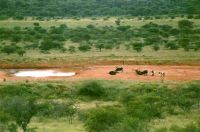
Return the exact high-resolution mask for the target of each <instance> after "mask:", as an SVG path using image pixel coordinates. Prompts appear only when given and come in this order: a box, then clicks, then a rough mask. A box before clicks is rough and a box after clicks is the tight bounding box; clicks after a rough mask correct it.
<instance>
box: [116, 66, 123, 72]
mask: <svg viewBox="0 0 200 132" xmlns="http://www.w3.org/2000/svg"><path fill="white" fill-rule="evenodd" d="M115 71H116V72H123V71H124V68H123V67H116V69H115Z"/></svg>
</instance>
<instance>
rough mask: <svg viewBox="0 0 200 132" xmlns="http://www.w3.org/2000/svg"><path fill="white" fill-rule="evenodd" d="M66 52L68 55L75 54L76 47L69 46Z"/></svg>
mask: <svg viewBox="0 0 200 132" xmlns="http://www.w3.org/2000/svg"><path fill="white" fill-rule="evenodd" d="M68 51H69V52H70V53H75V52H76V47H74V46H69V48H68Z"/></svg>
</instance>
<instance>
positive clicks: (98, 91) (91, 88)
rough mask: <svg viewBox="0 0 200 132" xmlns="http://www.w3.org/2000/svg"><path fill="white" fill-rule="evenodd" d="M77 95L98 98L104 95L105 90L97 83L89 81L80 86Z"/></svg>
mask: <svg viewBox="0 0 200 132" xmlns="http://www.w3.org/2000/svg"><path fill="white" fill-rule="evenodd" d="M78 94H79V95H82V96H88V97H91V98H100V97H102V96H104V95H106V92H105V88H104V87H103V86H102V85H101V84H100V83H99V82H97V81H90V82H86V83H85V84H82V86H80V88H79V89H78Z"/></svg>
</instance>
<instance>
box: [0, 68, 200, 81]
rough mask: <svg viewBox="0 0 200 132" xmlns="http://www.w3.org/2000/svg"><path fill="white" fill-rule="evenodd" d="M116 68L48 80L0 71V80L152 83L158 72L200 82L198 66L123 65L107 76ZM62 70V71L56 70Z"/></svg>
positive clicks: (80, 71) (79, 71)
mask: <svg viewBox="0 0 200 132" xmlns="http://www.w3.org/2000/svg"><path fill="white" fill-rule="evenodd" d="M115 67H116V66H113V65H106V66H90V67H86V68H82V69H81V70H78V71H77V75H76V76H73V77H49V78H23V77H21V78H19V77H14V76H11V75H8V74H7V73H6V72H5V71H0V79H1V80H3V79H4V78H6V80H26V79H34V80H57V79H66V80H70V79H72V80H78V79H109V80H112V79H122V80H140V81H148V80H149V81H153V80H161V77H160V76H159V75H158V72H165V73H166V76H165V78H164V79H165V80H169V81H190V80H200V66H153V65H125V66H123V68H124V72H123V73H119V74H117V75H114V76H111V75H109V74H108V72H109V71H111V70H114V69H115ZM134 69H140V70H149V71H150V70H154V71H156V74H155V76H151V75H148V76H139V75H136V74H135V71H134ZM58 70H62V69H58Z"/></svg>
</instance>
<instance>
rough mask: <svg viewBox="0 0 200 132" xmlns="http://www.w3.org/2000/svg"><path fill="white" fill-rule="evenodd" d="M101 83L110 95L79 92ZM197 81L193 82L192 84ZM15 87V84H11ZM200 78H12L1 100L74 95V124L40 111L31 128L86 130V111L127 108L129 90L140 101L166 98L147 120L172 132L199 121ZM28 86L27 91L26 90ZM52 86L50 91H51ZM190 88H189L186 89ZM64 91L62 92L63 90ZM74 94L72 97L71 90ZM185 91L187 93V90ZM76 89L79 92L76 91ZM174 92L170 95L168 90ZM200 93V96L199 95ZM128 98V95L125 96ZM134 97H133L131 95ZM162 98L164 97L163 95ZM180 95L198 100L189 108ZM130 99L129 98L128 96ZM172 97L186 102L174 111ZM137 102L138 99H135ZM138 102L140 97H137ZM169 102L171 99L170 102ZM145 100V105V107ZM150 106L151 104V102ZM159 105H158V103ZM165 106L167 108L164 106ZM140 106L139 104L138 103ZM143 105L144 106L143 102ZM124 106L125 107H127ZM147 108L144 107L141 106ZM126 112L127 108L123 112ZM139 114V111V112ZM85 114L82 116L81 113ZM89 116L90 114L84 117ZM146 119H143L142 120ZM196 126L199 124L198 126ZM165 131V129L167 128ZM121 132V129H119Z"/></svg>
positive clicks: (40, 131)
mask: <svg viewBox="0 0 200 132" xmlns="http://www.w3.org/2000/svg"><path fill="white" fill-rule="evenodd" d="M93 81H95V82H97V83H98V84H100V85H101V86H103V87H104V88H105V90H106V91H107V92H108V93H107V96H102V97H100V98H90V97H89V96H82V95H77V89H79V88H80V87H82V86H83V87H84V85H85V84H88V82H90V83H91V82H93ZM192 84H193V85H192ZM10 86H12V87H10ZM198 86H199V81H191V82H187V83H178V82H167V83H154V82H152V83H144V82H133V81H118V80H114V81H106V80H92V81H91V80H85V81H73V82H71V81H39V82H38V81H32V82H30V83H29V84H25V83H24V82H23V81H22V82H21V81H18V82H12V81H8V82H5V83H0V95H1V99H5V97H7V98H8V97H11V96H12V97H14V96H18V95H23V96H25V97H31V96H33V97H36V99H37V102H41V101H57V102H58V101H59V102H65V101H66V100H68V99H69V98H74V99H75V100H76V104H77V105H78V106H79V107H78V112H77V113H76V116H75V118H74V119H73V121H72V123H69V119H68V118H67V117H57V118H52V117H42V116H41V115H40V114H39V115H36V116H35V117H34V118H32V119H31V122H30V124H29V125H28V127H29V128H32V129H34V130H35V131H36V132H61V131H62V132H85V131H86V130H85V121H84V119H82V118H83V117H82V116H83V113H84V112H90V110H94V109H96V108H97V109H101V108H109V107H111V108H114V109H117V108H121V109H122V108H123V109H125V108H126V105H125V104H124V103H126V102H123V101H122V99H123V97H124V96H125V95H126V94H125V93H126V92H127V91H129V94H128V95H132V94H133V95H134V96H136V97H137V99H138V100H140V99H142V100H141V101H145V100H146V99H149V100H148V101H150V102H149V103H151V101H153V100H150V99H155V100H154V101H156V102H157V103H160V101H161V102H162V101H164V102H165V103H166V104H163V105H164V106H162V107H161V109H162V110H164V111H163V112H162V116H161V117H158V118H157V117H155V118H152V119H151V120H147V121H145V124H146V123H147V126H148V131H150V132H155V131H156V132H157V131H161V132H178V131H177V130H178V129H176V131H171V128H174V127H176V128H177V127H180V128H184V127H185V126H187V125H189V124H191V123H196V122H198V121H199V118H200V116H199V115H200V110H199V104H198V102H199V96H198V94H197V93H194V92H193V91H192V89H196V91H198V90H199V88H198ZM25 87H26V89H27V90H22V89H24V88H25ZM47 89H48V90H47ZM184 89H185V90H187V91H185V90H184ZM61 91H62V92H61ZM70 91H71V92H72V93H71V94H73V95H74V97H73V96H71V94H69V92H70ZM184 91H185V92H184ZM74 92H75V93H74ZM168 92H169V93H170V94H171V95H170V94H167V93H168ZM177 92H178V93H179V97H176V93H177ZM195 95H197V96H195ZM125 97H126V96H125ZM130 97H132V96H130ZM161 97H162V98H161ZM180 97H184V98H185V99H186V100H188V101H191V102H194V104H193V105H192V106H190V107H189V110H187V109H186V110H185V109H183V108H184V107H182V105H183V104H184V100H183V99H182V98H180ZM127 99H128V98H127ZM168 99H169V100H172V101H173V100H174V101H176V102H177V103H179V101H181V102H182V101H183V102H182V103H181V104H179V105H180V106H179V105H175V104H173V105H175V106H173V107H172V108H173V111H171V112H169V111H168V107H170V106H168V104H167V102H168ZM133 101H134V100H133ZM135 101H136V100H135ZM168 103H169V102H168ZM143 105H144V104H142V102H141V106H143ZM147 105H148V104H147ZM155 105H156V104H155ZM165 105H166V106H165ZM143 107H144V106H143ZM152 107H160V106H154V105H153V106H152ZM163 107H164V109H163ZM135 108H138V105H136V106H135ZM139 108H140V105H139ZM123 109H122V110H123ZM141 110H143V109H141ZM122 112H124V111H122ZM138 114H139V113H138ZM81 115H82V116H81ZM84 118H86V117H84ZM138 121H142V119H140V120H138ZM195 127H196V126H195ZM187 129H188V130H193V128H187ZM164 130H165V131H164ZM119 132H121V131H119Z"/></svg>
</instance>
